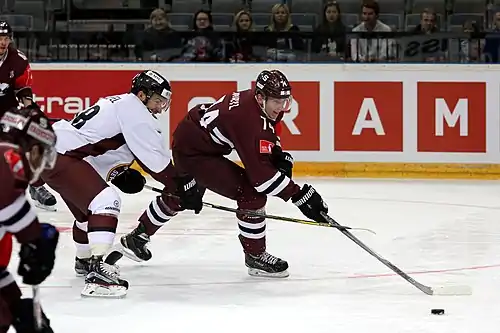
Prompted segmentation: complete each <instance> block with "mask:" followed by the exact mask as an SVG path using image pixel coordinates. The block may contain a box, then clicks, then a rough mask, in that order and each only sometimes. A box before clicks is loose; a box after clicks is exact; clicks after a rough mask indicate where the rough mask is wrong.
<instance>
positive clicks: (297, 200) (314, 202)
mask: <svg viewBox="0 0 500 333" xmlns="http://www.w3.org/2000/svg"><path fill="white" fill-rule="evenodd" d="M292 202H293V204H294V205H295V206H297V207H298V208H299V209H300V211H301V212H302V214H304V215H305V216H307V217H308V218H310V219H311V220H313V221H316V222H326V221H325V219H324V218H323V216H321V213H322V212H323V213H328V206H327V205H326V203H325V202H324V201H323V199H322V198H321V196H320V195H319V194H318V192H316V190H315V189H314V188H313V187H312V186H311V185H308V184H304V186H302V189H301V190H300V191H299V192H297V193H296V194H294V195H293V196H292Z"/></svg>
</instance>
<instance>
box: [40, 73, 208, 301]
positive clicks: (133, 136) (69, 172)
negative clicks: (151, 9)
mask: <svg viewBox="0 0 500 333" xmlns="http://www.w3.org/2000/svg"><path fill="white" fill-rule="evenodd" d="M171 95H172V91H171V87H170V83H169V81H168V80H167V79H165V78H164V77H163V76H161V75H160V74H159V73H157V72H155V71H149V70H148V71H145V72H142V73H140V74H138V75H136V76H135V77H134V79H133V81H132V88H131V91H130V93H126V94H122V95H117V96H109V97H106V98H102V99H100V100H99V101H98V102H97V103H96V104H95V105H93V106H91V107H90V108H89V109H87V110H85V111H82V112H80V113H79V114H77V115H76V116H75V118H74V119H73V120H72V121H70V122H68V121H65V120H62V121H59V122H56V123H55V124H54V125H53V127H54V131H55V132H56V134H57V136H58V138H59V140H58V142H57V145H56V149H57V152H58V155H59V158H58V161H57V164H56V166H55V167H54V169H52V170H50V171H47V172H44V173H43V174H42V178H43V180H44V181H45V182H46V183H47V184H48V185H49V186H50V187H51V188H53V189H54V190H55V191H57V192H58V193H59V194H60V195H61V197H62V199H63V200H64V201H65V203H66V204H67V206H68V208H69V209H70V210H71V212H72V213H73V216H74V217H75V222H74V225H73V240H74V241H75V243H76V248H77V252H76V262H75V270H76V272H77V273H78V274H82V275H85V276H86V278H85V287H84V289H83V290H82V295H83V296H95V297H103V296H104V297H106V296H107V297H122V296H124V295H125V294H126V292H127V289H128V282H127V281H125V280H123V279H121V278H120V277H119V275H118V273H117V271H116V269H115V267H114V266H113V265H110V264H108V263H107V262H106V261H105V260H104V259H105V256H106V254H107V253H109V251H110V249H111V246H112V244H113V241H114V237H115V232H116V227H117V224H118V216H119V213H120V210H121V200H120V196H119V194H118V193H117V192H116V191H115V190H114V189H113V188H112V187H110V186H109V185H108V184H107V182H112V183H113V184H115V185H116V186H117V187H118V188H120V189H121V190H122V191H123V192H125V193H136V192H139V191H141V190H142V188H143V187H144V184H145V179H144V177H143V176H142V175H140V173H138V172H137V171H135V170H131V169H129V166H130V165H131V164H132V163H133V161H134V160H136V161H137V162H138V163H139V165H141V166H142V167H143V168H144V169H145V170H146V171H147V172H148V173H149V174H150V175H151V176H152V177H153V178H155V179H156V180H157V181H159V182H161V183H163V184H165V186H166V187H170V188H179V189H180V190H178V191H177V192H176V193H175V195H176V197H175V200H174V198H171V197H168V196H167V195H165V196H164V197H165V198H164V199H161V198H160V199H155V200H154V201H153V203H152V204H151V205H150V208H148V209H151V207H153V206H154V207H153V208H152V209H153V210H154V212H153V213H154V214H157V215H160V216H163V217H165V216H166V214H167V213H168V214H170V215H169V216H174V215H175V214H176V213H177V211H180V210H183V209H190V210H194V211H195V212H196V213H199V212H200V210H201V207H202V202H201V200H202V195H201V192H200V191H199V189H198V187H197V184H196V182H195V181H194V179H193V178H192V177H189V176H184V177H178V176H177V175H176V172H175V168H174V167H173V165H172V163H170V154H169V151H168V149H167V146H166V144H165V138H164V137H163V135H162V132H161V129H160V126H159V122H158V120H157V119H156V117H155V115H156V114H160V113H162V112H165V111H167V110H168V108H169V106H170V99H171ZM171 183H173V184H175V185H176V186H171V185H170V186H167V185H169V184H171ZM167 204H168V206H167ZM158 205H159V206H160V207H161V208H159V206H158ZM155 209H156V210H155Z"/></svg>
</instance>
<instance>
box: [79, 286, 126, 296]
mask: <svg viewBox="0 0 500 333" xmlns="http://www.w3.org/2000/svg"><path fill="white" fill-rule="evenodd" d="M81 295H82V297H86V298H124V297H125V296H126V295H127V288H125V287H124V286H103V285H99V284H95V283H86V284H85V286H84V287H83V290H82V292H81Z"/></svg>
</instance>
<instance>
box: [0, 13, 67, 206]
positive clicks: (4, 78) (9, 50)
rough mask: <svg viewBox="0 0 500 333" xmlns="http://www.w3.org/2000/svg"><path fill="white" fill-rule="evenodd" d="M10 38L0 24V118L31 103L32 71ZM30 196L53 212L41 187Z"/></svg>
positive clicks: (52, 203) (53, 200)
mask: <svg viewBox="0 0 500 333" xmlns="http://www.w3.org/2000/svg"><path fill="white" fill-rule="evenodd" d="M12 37H13V32H12V28H11V27H10V25H9V24H8V23H7V22H5V21H0V116H1V115H2V114H3V113H4V112H5V111H7V110H9V109H11V108H15V107H17V106H18V105H19V103H22V105H24V106H28V105H30V104H32V103H33V92H32V90H31V86H32V84H33V77H32V74H31V67H30V65H29V62H28V58H26V56H25V55H24V54H23V53H22V52H21V51H19V50H17V49H16V48H15V47H14V46H13V45H12ZM29 192H30V196H31V198H32V199H33V200H34V202H35V205H36V206H38V207H41V208H44V209H47V210H51V211H53V210H55V205H56V203H57V201H56V198H55V197H54V195H52V194H51V193H50V192H49V191H48V190H47V189H46V188H45V187H44V186H43V183H41V182H39V183H35V184H33V185H30V186H29Z"/></svg>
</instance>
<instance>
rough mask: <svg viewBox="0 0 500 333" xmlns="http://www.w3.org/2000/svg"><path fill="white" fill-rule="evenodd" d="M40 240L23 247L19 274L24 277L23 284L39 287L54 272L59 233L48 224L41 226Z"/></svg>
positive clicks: (20, 253)
mask: <svg viewBox="0 0 500 333" xmlns="http://www.w3.org/2000/svg"><path fill="white" fill-rule="evenodd" d="M40 226H41V229H42V232H41V236H40V238H38V239H37V240H35V241H34V242H31V243H26V244H22V245H21V250H20V251H19V256H20V261H19V268H18V270H17V274H19V275H20V276H22V277H23V283H24V284H29V285H37V284H40V283H42V282H43V281H44V280H45V279H46V278H47V277H48V276H49V275H50V273H51V272H52V268H54V260H55V257H56V254H55V252H56V247H57V242H58V240H59V231H57V229H56V228H55V227H54V226H53V225H51V224H48V223H41V224H40Z"/></svg>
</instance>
